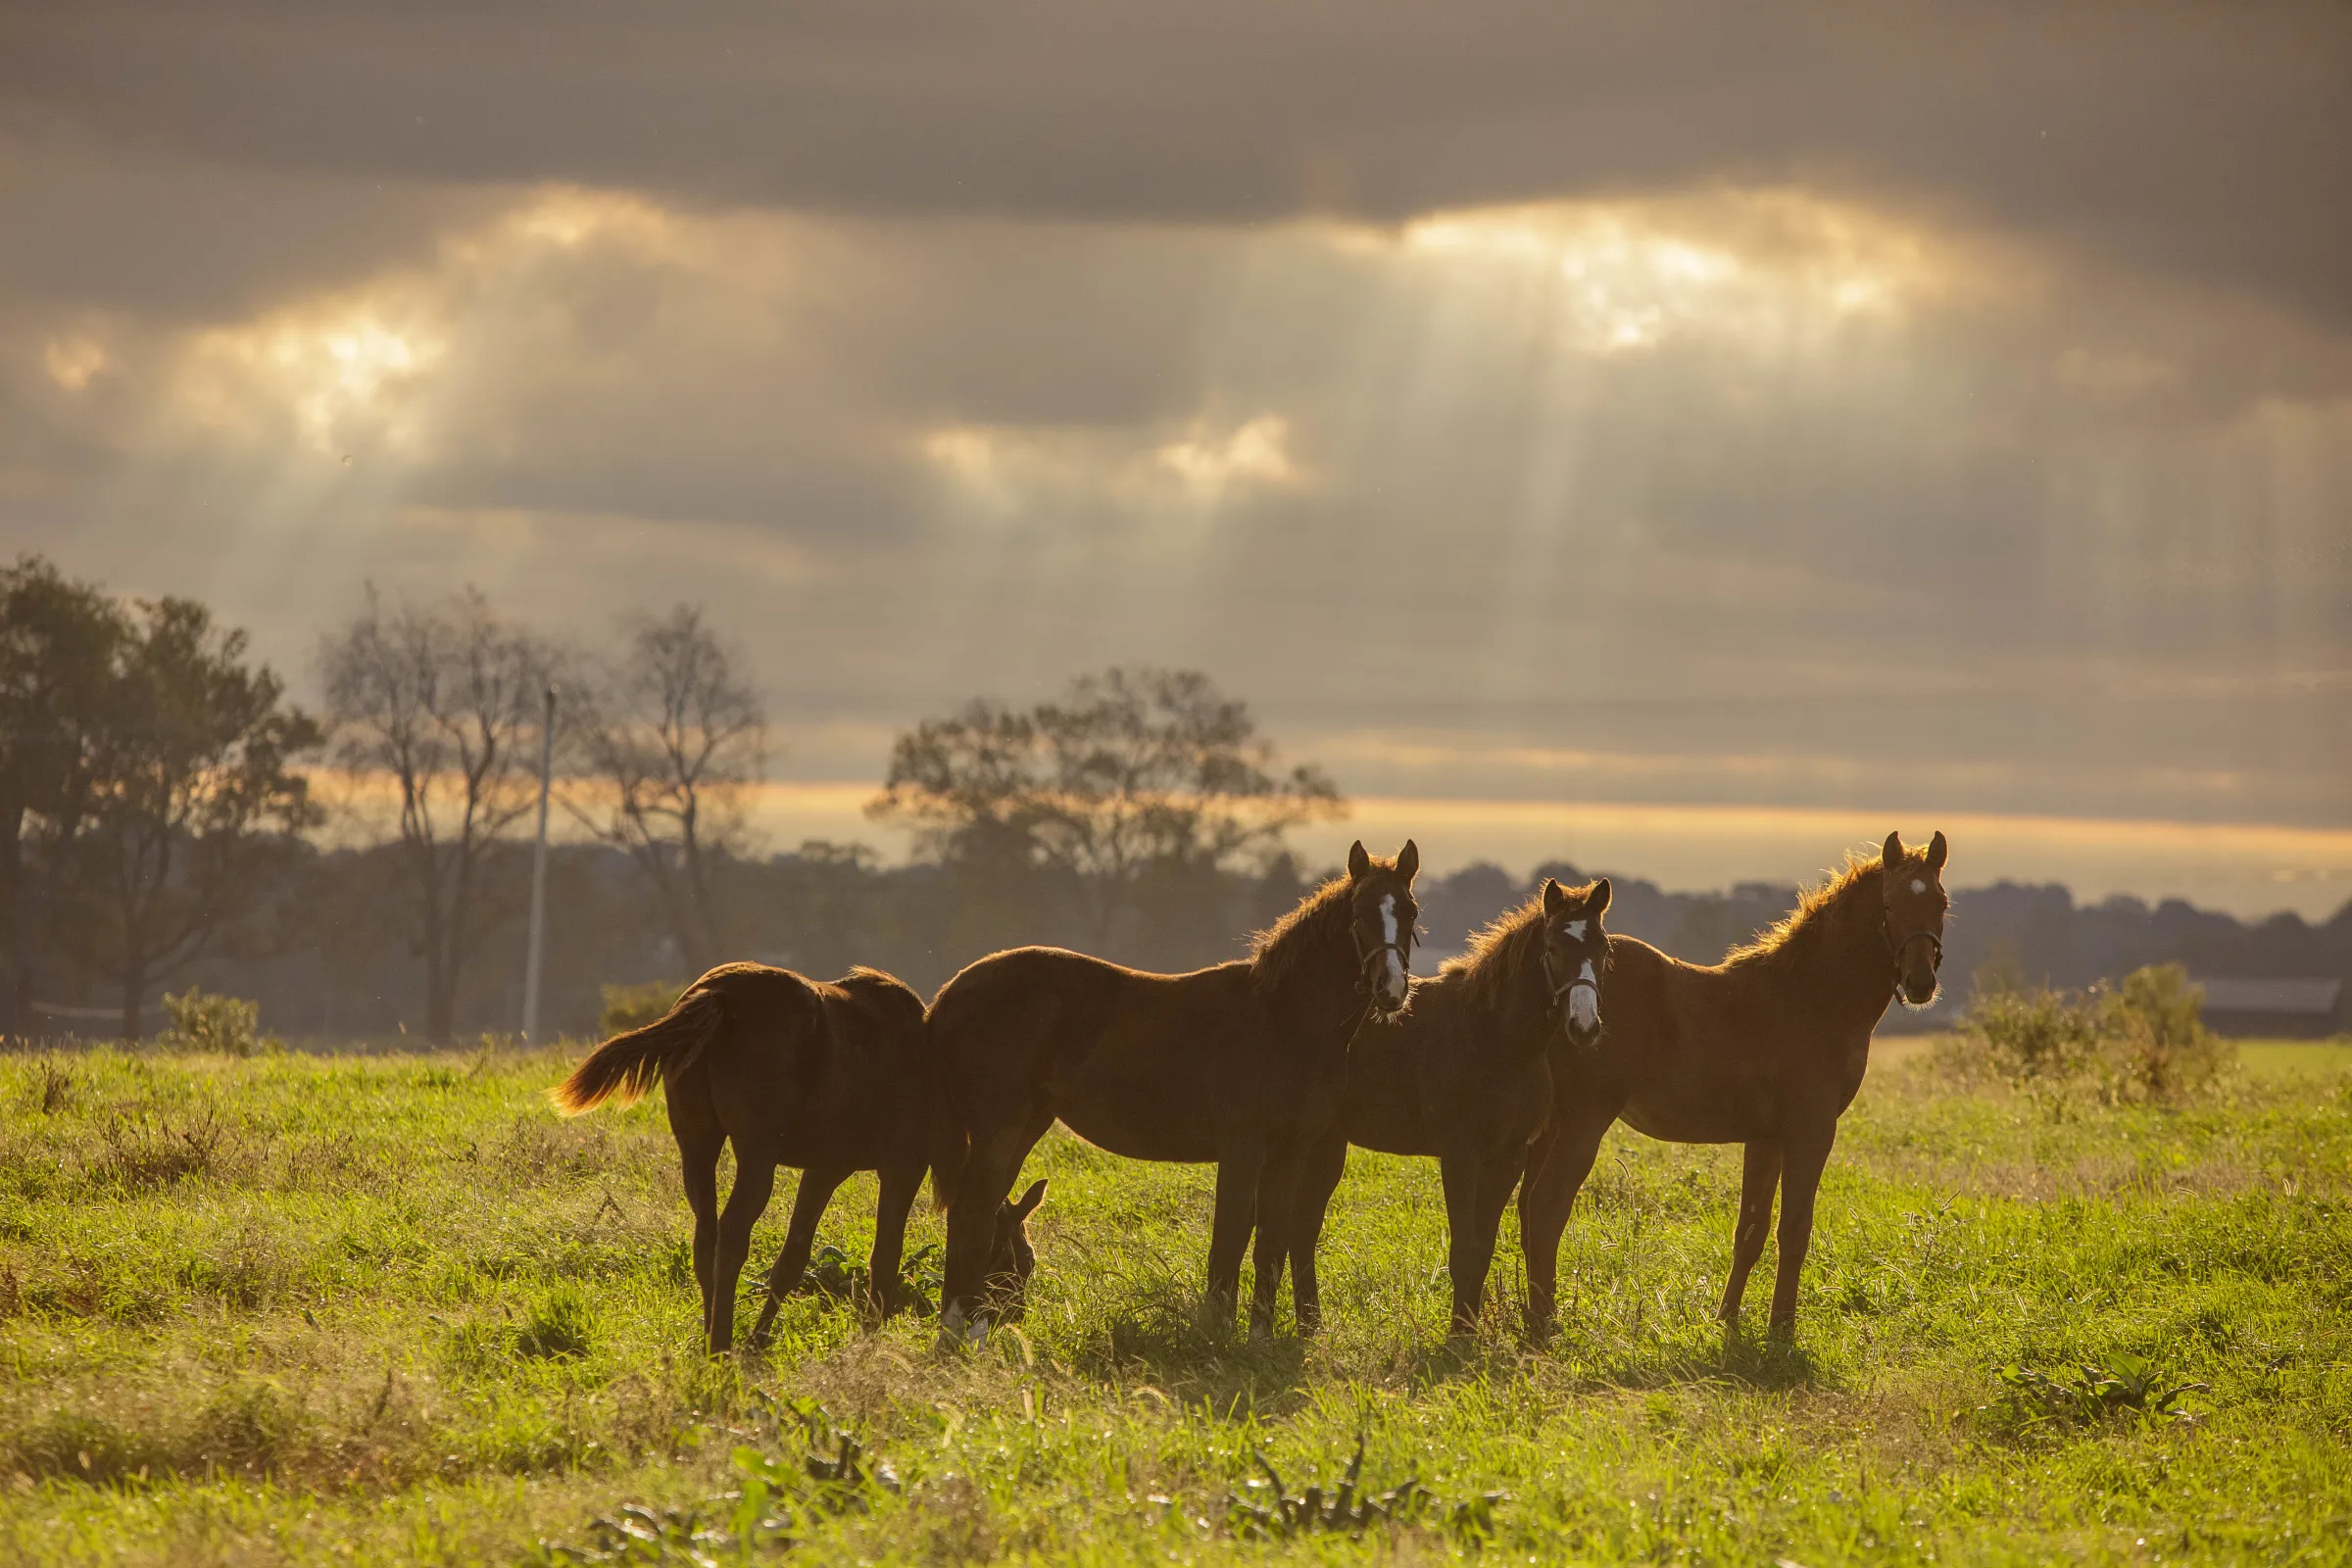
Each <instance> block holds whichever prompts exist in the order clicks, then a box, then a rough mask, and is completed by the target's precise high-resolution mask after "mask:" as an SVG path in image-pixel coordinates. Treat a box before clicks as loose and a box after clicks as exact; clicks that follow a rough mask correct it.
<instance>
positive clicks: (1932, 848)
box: [1928, 828, 1950, 871]
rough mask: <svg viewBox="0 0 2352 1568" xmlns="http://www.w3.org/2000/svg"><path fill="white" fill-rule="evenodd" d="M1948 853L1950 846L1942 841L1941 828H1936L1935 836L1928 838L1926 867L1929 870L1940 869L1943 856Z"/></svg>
mask: <svg viewBox="0 0 2352 1568" xmlns="http://www.w3.org/2000/svg"><path fill="white" fill-rule="evenodd" d="M1949 853H1950V846H1948V845H1946V844H1945V843H1944V842H1943V830H1942V829H1940V828H1938V829H1936V836H1935V837H1934V838H1932V839H1930V840H1928V869H1929V870H1931V871H1940V870H1942V869H1943V858H1944V856H1946V855H1947V854H1949Z"/></svg>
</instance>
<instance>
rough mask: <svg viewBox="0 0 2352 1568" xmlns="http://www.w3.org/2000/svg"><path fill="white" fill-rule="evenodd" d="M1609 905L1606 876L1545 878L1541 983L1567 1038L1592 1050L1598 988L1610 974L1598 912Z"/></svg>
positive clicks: (1596, 1028)
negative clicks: (1565, 883) (1580, 880)
mask: <svg viewBox="0 0 2352 1568" xmlns="http://www.w3.org/2000/svg"><path fill="white" fill-rule="evenodd" d="M1608 907H1609V879H1608V878H1607V877H1605V876H1604V877H1602V878H1601V879H1600V880H1598V881H1597V882H1591V883H1588V884H1586V885H1585V886H1583V887H1581V888H1564V887H1562V886H1560V885H1559V883H1558V882H1556V881H1554V880H1552V879H1551V878H1549V877H1546V878H1544V926H1543V930H1544V947H1543V964H1544V990H1545V991H1546V992H1547V993H1549V995H1550V998H1551V1002H1550V1010H1551V1012H1552V1013H1553V1015H1554V1016H1556V1017H1557V1018H1558V1019H1559V1020H1560V1029H1561V1031H1562V1032H1563V1033H1565V1034H1566V1035H1567V1036H1568V1043H1569V1044H1570V1045H1572V1046H1574V1047H1576V1049H1577V1050H1579V1051H1591V1050H1592V1049H1593V1047H1594V1046H1596V1045H1598V1044H1599V1043H1600V1028H1601V1022H1600V993H1601V989H1602V987H1603V986H1605V985H1606V984H1607V983H1608V977H1609V934H1608V932H1606V931H1604V930H1602V929H1601V923H1600V917H1601V915H1602V914H1603V913H1604V912H1606V911H1607V909H1608Z"/></svg>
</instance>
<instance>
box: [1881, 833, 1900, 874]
mask: <svg viewBox="0 0 2352 1568" xmlns="http://www.w3.org/2000/svg"><path fill="white" fill-rule="evenodd" d="M1879 863H1880V864H1881V865H1883V866H1885V867H1886V868H1887V870H1889V871H1891V870H1893V869H1894V868H1895V867H1896V866H1898V865H1900V864H1902V863H1903V835H1902V833H1901V832H1900V831H1899V830H1898V831H1896V832H1893V833H1889V834H1887V845H1886V848H1884V849H1882V850H1881V851H1880V852H1879Z"/></svg>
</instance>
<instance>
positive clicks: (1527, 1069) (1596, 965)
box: [1291, 877, 1609, 1334]
mask: <svg viewBox="0 0 2352 1568" xmlns="http://www.w3.org/2000/svg"><path fill="white" fill-rule="evenodd" d="M1608 907H1609V882H1608V878H1606V877H1603V878H1601V879H1600V880H1599V881H1597V882H1594V883H1592V884H1590V885H1589V886H1586V887H1582V888H1576V889H1573V890H1571V889H1568V888H1563V887H1561V886H1560V885H1559V883H1557V882H1555V881H1552V880H1550V879H1548V878H1546V879H1545V881H1544V888H1543V891H1542V892H1540V893H1538V894H1537V895H1536V896H1535V897H1534V898H1532V899H1530V900H1529V901H1528V902H1527V903H1526V904H1525V905H1524V906H1522V907H1519V908H1517V909H1514V910H1511V911H1510V912H1508V913H1506V914H1504V915H1502V916H1501V917H1500V918H1498V919H1497V920H1495V923H1494V924H1493V925H1491V926H1489V927H1488V928H1487V929H1486V930H1484V931H1482V932H1480V933H1479V934H1478V935H1477V936H1475V937H1473V938H1472V939H1471V941H1470V949H1469V951H1468V952H1467V953H1465V954H1463V955H1462V956H1460V957H1458V958H1449V959H1447V960H1446V963H1445V965H1444V966H1443V967H1442V968H1440V969H1439V970H1438V972H1437V973H1436V974H1435V975H1433V976H1432V977H1430V978H1429V979H1427V980H1418V981H1415V982H1414V983H1413V995H1412V1003H1411V1005H1410V1006H1409V1007H1408V1008H1407V1009H1406V1011H1405V1012H1404V1014H1403V1016H1401V1017H1398V1018H1393V1019H1383V1020H1376V1021H1372V1022H1368V1023H1366V1024H1365V1025H1364V1027H1363V1028H1362V1029H1360V1030H1359V1031H1357V1033H1356V1037H1355V1040H1354V1042H1353V1043H1352V1044H1351V1045H1350V1046H1349V1047H1348V1080H1347V1087H1346V1088H1345V1090H1343V1091H1342V1094H1341V1097H1340V1113H1339V1116H1338V1117H1337V1118H1336V1119H1335V1120H1334V1122H1333V1124H1332V1127H1331V1130H1330V1132H1329V1133H1327V1134H1326V1135H1325V1136H1324V1137H1323V1138H1322V1139H1321V1140H1320V1141H1318V1142H1317V1143H1316V1145H1315V1147H1314V1149H1313V1150H1312V1151H1311V1152H1309V1153H1308V1155H1307V1164H1306V1174H1305V1176H1304V1178H1303V1179H1302V1181H1301V1185H1300V1190H1299V1220H1298V1223H1297V1226H1296V1228H1295V1230H1294V1232H1293V1236H1292V1242H1291V1269H1292V1285H1291V1290H1292V1293H1293V1295H1294V1296H1295V1297H1296V1299H1297V1300H1298V1305H1299V1328H1300V1329H1301V1330H1302V1331H1307V1332H1311V1331H1312V1330H1313V1329H1314V1328H1315V1327H1316V1326H1317V1324H1318V1323H1319V1322H1320V1321H1321V1318H1322V1303H1321V1299H1320V1290H1319V1287H1318V1282H1317V1280H1316V1276H1315V1247H1316V1244H1317V1243H1318V1242H1319V1241H1320V1240H1321V1238H1322V1235H1323V1216H1324V1213H1325V1211H1326V1210H1327V1209H1328V1208H1329V1207H1330V1204H1331V1195H1332V1192H1333V1190H1334V1189H1335V1188H1337V1187H1338V1186H1339V1184H1340V1173H1341V1172H1342V1171H1343V1170H1344V1169H1345V1168H1346V1167H1347V1163H1348V1145H1349V1144H1358V1145H1361V1146H1362V1147H1364V1148H1366V1149H1377V1150H1380V1151H1381V1152H1384V1153H1391V1154H1434V1155H1436V1156H1437V1158H1438V1168H1439V1171H1440V1172H1441V1174H1442V1175H1443V1177H1444V1180H1445V1184H1446V1232H1447V1242H1448V1245H1447V1248H1446V1266H1447V1269H1448V1271H1449V1272H1450V1273H1451V1274H1452V1276H1453V1332H1454V1333H1456V1334H1468V1333H1471V1332H1473V1331H1474V1330H1475V1329H1476V1327H1477V1325H1478V1313H1479V1307H1480V1305H1481V1303H1482V1302H1483V1300H1484V1299H1485V1296H1486V1289H1487V1274H1488V1271H1489V1270H1490V1269H1491V1268H1492V1267H1493V1266H1494V1262H1495V1231H1496V1230H1497V1229H1498V1228H1499V1226H1500V1225H1501V1223H1502V1211H1503V1208H1504V1206H1505V1205H1506V1204H1508V1203H1509V1202H1510V1201H1511V1190H1512V1189H1513V1188H1515V1187H1517V1186H1518V1185H1519V1173H1520V1171H1521V1170H1523V1169H1524V1168H1525V1167H1526V1165H1527V1157H1528V1153H1527V1152H1528V1146H1529V1145H1530V1144H1531V1143H1532V1142H1534V1140H1535V1138H1536V1136H1537V1134H1538V1133H1540V1132H1541V1131H1542V1130H1543V1128H1544V1118H1545V1116H1546V1115H1547V1114H1548V1113H1549V1111H1550V1109H1551V1071H1550V1067H1549V1064H1548V1061H1547V1057H1548V1055H1549V1054H1550V1053H1551V1052H1552V1051H1553V1050H1554V1049H1557V1048H1559V1047H1561V1046H1563V1045H1564V1046H1565V1047H1566V1048H1567V1049H1569V1050H1572V1051H1589V1050H1591V1049H1592V1048H1593V1045H1594V1043H1595V1042H1596V1041H1598V1039H1599V1038H1600V1032H1601V992H1602V988H1603V987H1604V986H1605V985H1606V984H1607V981H1608V967H1609V962H1608V955H1609V939H1608V935H1607V933H1605V932H1604V931H1603V930H1602V929H1601V915H1602V913H1603V912H1604V911H1606V910H1607V908H1608Z"/></svg>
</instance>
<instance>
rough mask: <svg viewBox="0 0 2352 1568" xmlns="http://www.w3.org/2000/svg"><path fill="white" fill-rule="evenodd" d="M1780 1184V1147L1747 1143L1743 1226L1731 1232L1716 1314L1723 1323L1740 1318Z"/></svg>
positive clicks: (1742, 1171)
mask: <svg viewBox="0 0 2352 1568" xmlns="http://www.w3.org/2000/svg"><path fill="white" fill-rule="evenodd" d="M1780 1185H1781V1146H1780V1145H1779V1144H1777V1143H1774V1142H1772V1141H1771V1140H1769V1139H1759V1140H1758V1141H1756V1142H1754V1143H1751V1144H1749V1145H1748V1146H1747V1150H1746V1153H1745V1156H1744V1158H1743V1160H1742V1162H1741V1164H1740V1228H1739V1229H1738V1230H1737V1231H1735V1232H1733V1234H1732V1274H1731V1278H1729V1279H1727V1280H1725V1281H1724V1282H1723V1304H1722V1305H1721V1306H1720V1307H1718V1308H1717V1309H1716V1312H1715V1315H1716V1316H1717V1317H1719V1318H1721V1319H1722V1320H1723V1321H1724V1322H1726V1323H1730V1324H1735V1325H1736V1324H1738V1323H1739V1321H1740V1297H1741V1296H1742V1295H1744V1294H1746V1291H1747V1271H1748V1270H1749V1269H1751V1268H1754V1267H1755V1266H1756V1259H1757V1258H1759V1257H1762V1256H1763V1255H1764V1236H1765V1233H1766V1232H1768V1231H1770V1230H1771V1229H1772V1195H1773V1193H1774V1191H1775V1189H1777V1188H1778V1187H1779V1186H1780Z"/></svg>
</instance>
